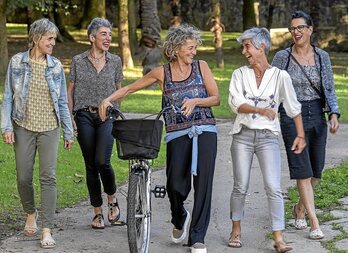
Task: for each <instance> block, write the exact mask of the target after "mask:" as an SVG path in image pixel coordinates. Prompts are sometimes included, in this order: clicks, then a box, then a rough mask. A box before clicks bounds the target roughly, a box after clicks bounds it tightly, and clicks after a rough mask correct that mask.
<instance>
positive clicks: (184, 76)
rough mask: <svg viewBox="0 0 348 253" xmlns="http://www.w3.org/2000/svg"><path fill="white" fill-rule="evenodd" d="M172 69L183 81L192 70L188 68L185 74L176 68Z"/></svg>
mask: <svg viewBox="0 0 348 253" xmlns="http://www.w3.org/2000/svg"><path fill="white" fill-rule="evenodd" d="M172 69H174V71H175V73H177V74H178V75H179V76H180V77H181V78H182V79H185V78H186V76H187V73H188V71H189V69H190V68H187V69H186V71H185V72H182V71H181V70H180V69H179V70H180V71H179V70H177V69H176V68H174V66H172Z"/></svg>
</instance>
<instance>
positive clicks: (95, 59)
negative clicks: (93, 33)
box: [89, 51, 105, 64]
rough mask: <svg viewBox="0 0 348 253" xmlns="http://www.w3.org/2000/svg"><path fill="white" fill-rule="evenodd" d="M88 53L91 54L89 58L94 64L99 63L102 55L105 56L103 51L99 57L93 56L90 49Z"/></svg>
mask: <svg viewBox="0 0 348 253" xmlns="http://www.w3.org/2000/svg"><path fill="white" fill-rule="evenodd" d="M89 55H90V56H91V58H92V59H93V61H94V63H95V64H99V60H101V59H102V58H103V57H104V56H105V53H103V55H102V56H100V57H99V58H97V57H95V56H94V55H93V54H92V53H91V51H89Z"/></svg>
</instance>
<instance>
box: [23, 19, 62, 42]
mask: <svg viewBox="0 0 348 253" xmlns="http://www.w3.org/2000/svg"><path fill="white" fill-rule="evenodd" d="M46 33H52V34H55V35H57V34H58V33H59V29H58V28H57V26H56V25H55V24H54V23H53V22H51V21H50V20H48V19H47V18H41V19H38V20H36V21H34V22H33V23H32V24H31V26H30V29H29V34H28V42H29V48H30V49H32V48H33V47H34V44H35V43H37V42H38V41H39V40H40V39H41V37H42V36H43V35H45V34H46Z"/></svg>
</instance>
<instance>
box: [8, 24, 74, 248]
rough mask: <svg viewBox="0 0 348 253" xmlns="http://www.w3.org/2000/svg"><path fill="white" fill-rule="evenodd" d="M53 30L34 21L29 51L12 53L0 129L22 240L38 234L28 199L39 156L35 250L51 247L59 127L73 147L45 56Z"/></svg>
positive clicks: (54, 70)
mask: <svg viewBox="0 0 348 253" xmlns="http://www.w3.org/2000/svg"><path fill="white" fill-rule="evenodd" d="M57 34H58V28H57V27H56V26H55V25H54V24H53V23H52V22H50V21H49V20H48V19H44V18H43V19H39V20H37V21H35V22H34V23H33V24H32V25H31V27H30V31H29V50H28V51H26V52H21V53H18V54H16V55H14V56H13V57H12V58H11V60H10V63H9V66H8V70H7V75H6V81H5V92H4V100H3V106H2V110H1V131H2V137H3V141H4V142H5V143H6V144H13V146H14V150H15V159H16V169H17V187H18V191H19V196H20V199H21V203H22V206H23V209H24V211H25V213H26V216H27V218H26V223H25V227H24V235H25V236H34V235H36V233H37V231H38V226H37V223H36V221H37V218H38V212H37V209H36V206H35V201H34V187H33V170H34V162H35V156H36V150H38V153H39V163H40V186H41V215H42V219H41V220H42V230H41V247H42V248H53V247H55V241H54V239H53V238H52V235H51V230H50V229H51V228H52V226H53V221H54V213H55V209H56V200H57V191H56V175H55V174H56V163H57V154H58V144H59V137H60V130H59V126H60V125H61V126H62V129H63V138H64V148H65V149H70V148H71V147H72V144H73V139H74V135H73V129H72V124H71V117H70V113H69V109H68V99H67V90H66V82H65V76H64V70H63V67H62V64H61V63H60V61H59V60H58V59H56V58H54V57H52V56H51V54H52V51H53V47H54V46H55V40H56V37H57Z"/></svg>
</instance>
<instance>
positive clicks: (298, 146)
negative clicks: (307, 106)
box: [291, 114, 306, 154]
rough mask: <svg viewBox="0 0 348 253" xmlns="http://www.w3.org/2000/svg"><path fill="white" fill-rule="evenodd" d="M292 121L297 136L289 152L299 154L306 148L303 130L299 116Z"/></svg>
mask: <svg viewBox="0 0 348 253" xmlns="http://www.w3.org/2000/svg"><path fill="white" fill-rule="evenodd" d="M293 120H294V123H295V128H296V133H297V136H296V138H295V140H294V142H293V144H292V147H291V150H292V151H294V153H295V154H300V153H301V152H302V151H303V149H304V148H305V147H306V139H305V132H304V129H303V123H302V116H301V114H299V115H297V116H296V117H294V118H293Z"/></svg>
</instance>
